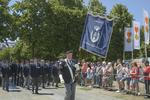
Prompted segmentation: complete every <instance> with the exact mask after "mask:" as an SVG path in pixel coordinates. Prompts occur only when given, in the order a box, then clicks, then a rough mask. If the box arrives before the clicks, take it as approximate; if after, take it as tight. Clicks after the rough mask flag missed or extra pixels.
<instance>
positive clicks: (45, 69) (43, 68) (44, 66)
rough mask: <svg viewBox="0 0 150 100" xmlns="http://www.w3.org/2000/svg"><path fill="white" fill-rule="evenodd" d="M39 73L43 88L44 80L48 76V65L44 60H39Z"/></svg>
mask: <svg viewBox="0 0 150 100" xmlns="http://www.w3.org/2000/svg"><path fill="white" fill-rule="evenodd" d="M41 73H42V74H41V75H42V87H43V88H45V84H46V80H47V77H48V65H47V64H46V63H45V62H44V60H42V61H41Z"/></svg>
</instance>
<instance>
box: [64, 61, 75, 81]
mask: <svg viewBox="0 0 150 100" xmlns="http://www.w3.org/2000/svg"><path fill="white" fill-rule="evenodd" d="M65 61H66V64H67V66H68V69H69V72H70V75H71V78H72V81H73V82H74V77H73V72H72V69H71V67H70V65H69V64H68V63H69V62H68V61H67V59H65Z"/></svg>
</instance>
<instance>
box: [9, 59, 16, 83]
mask: <svg viewBox="0 0 150 100" xmlns="http://www.w3.org/2000/svg"><path fill="white" fill-rule="evenodd" d="M10 68H11V73H12V83H13V85H14V86H16V84H17V64H16V62H12V63H11V65H10Z"/></svg>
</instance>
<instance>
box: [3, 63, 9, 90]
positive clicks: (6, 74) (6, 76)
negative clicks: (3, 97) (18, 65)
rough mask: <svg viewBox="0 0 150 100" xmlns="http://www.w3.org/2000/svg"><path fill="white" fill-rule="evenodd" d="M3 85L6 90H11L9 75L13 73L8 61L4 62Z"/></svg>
mask: <svg viewBox="0 0 150 100" xmlns="http://www.w3.org/2000/svg"><path fill="white" fill-rule="evenodd" d="M1 71H2V85H3V90H6V91H7V92H9V77H10V75H11V71H10V67H9V64H8V63H7V62H4V63H3V64H2V70H1Z"/></svg>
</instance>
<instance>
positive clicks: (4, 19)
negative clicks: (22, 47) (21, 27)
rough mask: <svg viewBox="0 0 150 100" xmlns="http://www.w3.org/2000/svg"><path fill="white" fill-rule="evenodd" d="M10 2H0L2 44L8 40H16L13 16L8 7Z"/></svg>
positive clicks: (1, 0)
mask: <svg viewBox="0 0 150 100" xmlns="http://www.w3.org/2000/svg"><path fill="white" fill-rule="evenodd" d="M9 2H10V0H0V42H4V41H5V42H6V44H7V45H8V43H7V39H6V38H9V39H12V40H15V38H16V36H15V34H14V32H13V28H14V27H13V24H14V23H13V21H14V20H13V16H12V15H11V14H10V7H9V6H8V4H9Z"/></svg>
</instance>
